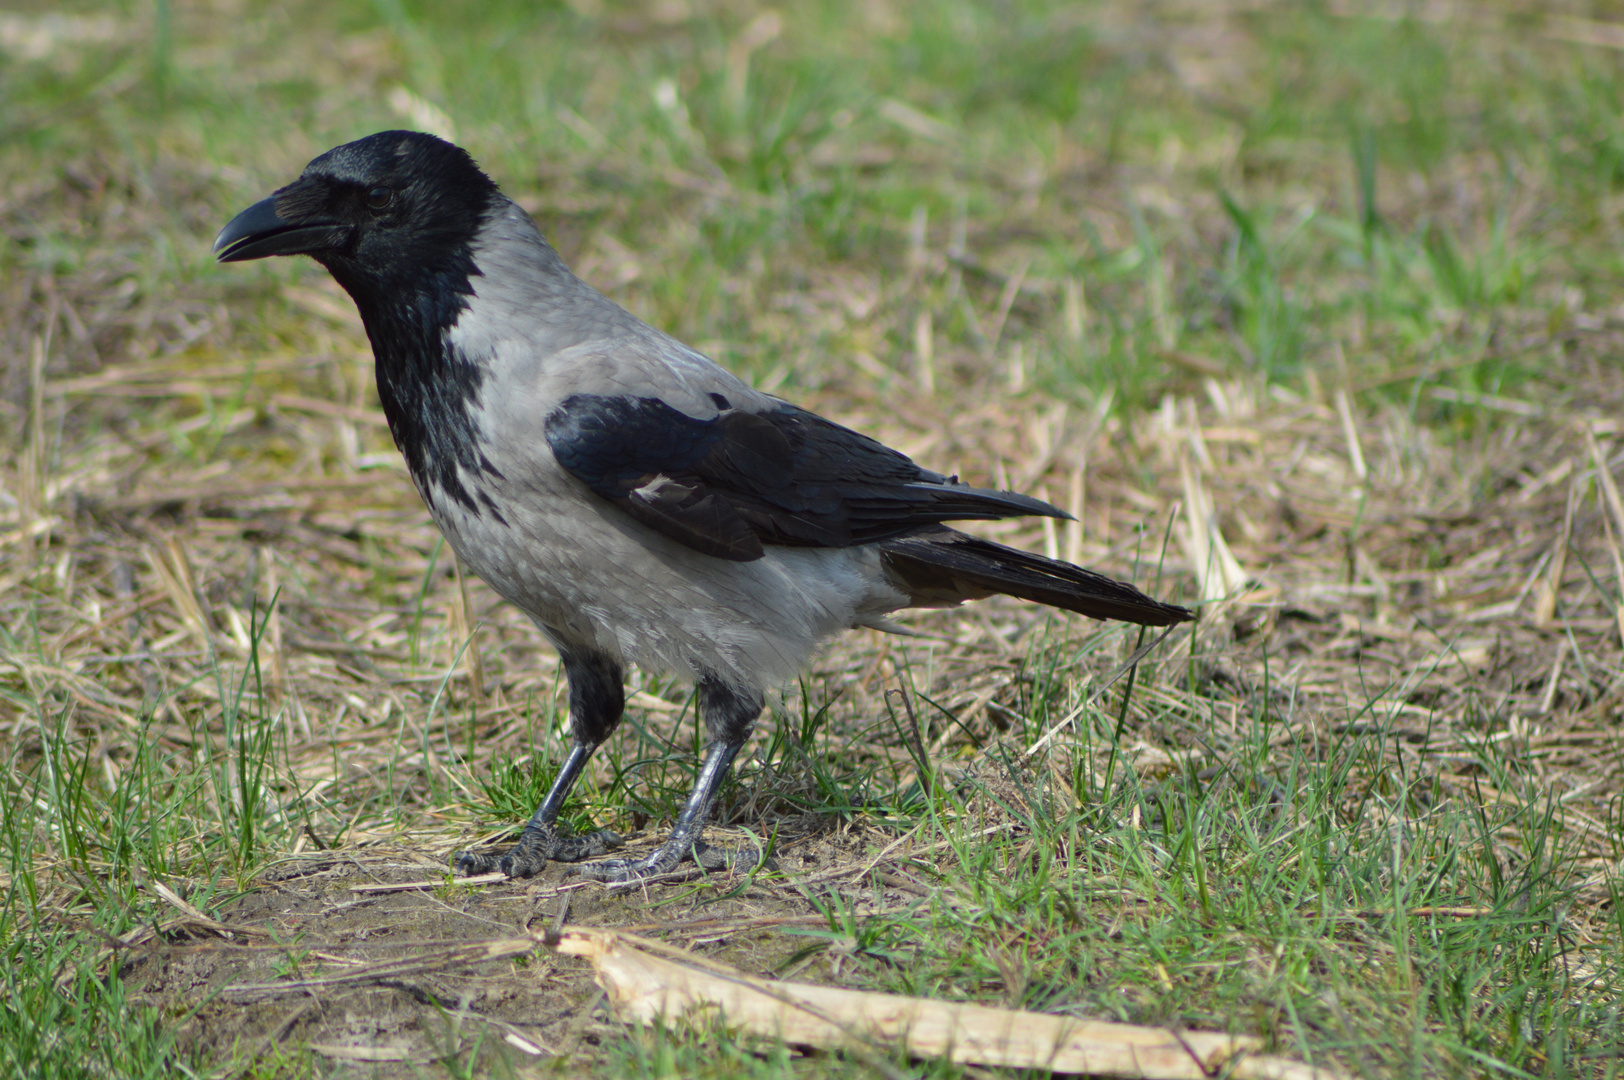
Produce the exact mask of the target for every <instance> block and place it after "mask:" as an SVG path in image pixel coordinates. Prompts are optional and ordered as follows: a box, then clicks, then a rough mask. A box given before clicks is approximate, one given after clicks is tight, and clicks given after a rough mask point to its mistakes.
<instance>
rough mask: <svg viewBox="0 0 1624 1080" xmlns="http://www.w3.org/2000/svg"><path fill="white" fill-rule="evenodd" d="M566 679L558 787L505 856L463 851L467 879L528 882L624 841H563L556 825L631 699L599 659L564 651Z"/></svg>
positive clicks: (595, 837) (605, 836)
mask: <svg viewBox="0 0 1624 1080" xmlns="http://www.w3.org/2000/svg"><path fill="white" fill-rule="evenodd" d="M560 655H562V656H563V659H564V674H565V675H566V676H568V678H569V684H570V735H571V740H572V741H571V746H570V752H569V756H568V757H566V758H565V759H564V764H563V765H562V766H560V767H559V770H558V775H557V776H556V777H554V778H553V786H552V788H551V789H549V790H548V792H547V797H546V798H545V799H543V800H542V801H541V805H540V806H539V807H537V808H536V812H535V813H534V814H532V815H530V820H529V821H527V822H525V826H524V832H523V833H521V834H520V836H519V842H518V843H516V844H514V845H513V846H512V847H511V848H509V849H508V850H507V851H504V852H482V851H481V852H476V851H459V852H457V853H456V854H455V855H454V856H453V859H454V860H455V865H456V868H457V872H458V873H459V874H464V875H473V874H488V873H491V872H492V871H496V870H500V871H501V872H502V873H504V874H506V875H507V876H508V877H516V878H527V877H533V876H535V875H536V874H539V873H540V872H541V870H542V868H543V867H545V866H546V865H547V860H549V859H553V860H557V861H559V862H579V861H581V860H582V859H590V858H592V857H593V856H595V855H602V854H605V853H606V852H609V851H613V850H614V849H615V848H617V847H619V846H620V845H621V839H620V837H619V836H616V835H615V834H614V833H612V832H610V831H609V830H608V829H601V830H599V831H597V832H593V833H588V834H586V835H585V836H560V835H558V828H557V825H556V824H555V823H556V822H557V820H558V815H559V812H560V811H562V810H563V809H564V800H565V799H567V798H568V797H569V793H570V789H571V788H573V787H574V786H575V781H576V780H577V779H578V778H579V777H580V775H581V770H582V769H584V768H585V767H586V763H587V760H588V759H589V758H591V757H592V752H593V751H594V750H596V749H597V748H598V747H599V746H600V745H601V744H602V743H603V741H604V740H605V739H607V738H608V737H609V735H610V733H611V732H613V731H614V730H615V727H616V725H618V724H619V723H620V716H621V713H622V712H624V711H625V707H626V695H625V690H624V689H623V687H622V685H621V670H620V665H619V664H616V663H615V662H614V661H613V660H610V659H609V658H608V657H606V656H603V655H601V654H597V653H590V654H585V655H581V654H578V653H576V652H574V651H569V652H566V651H564V650H562V649H561V650H560Z"/></svg>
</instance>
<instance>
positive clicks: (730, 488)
mask: <svg viewBox="0 0 1624 1080" xmlns="http://www.w3.org/2000/svg"><path fill="white" fill-rule="evenodd" d="M723 400H725V399H723ZM718 404H720V403H718ZM547 443H548V445H549V446H550V447H552V451H553V454H554V456H555V457H557V459H558V462H559V464H560V465H562V466H563V467H564V468H565V469H566V470H567V471H568V472H569V473H570V474H571V475H573V476H575V477H576V478H577V479H578V480H580V481H581V482H582V483H584V484H586V486H587V487H588V488H590V489H591V490H592V491H593V492H594V493H596V494H597V495H599V496H601V497H603V498H605V499H608V500H609V501H611V502H613V503H614V504H615V505H617V506H619V507H620V508H621V509H623V510H625V511H626V512H627V513H628V514H630V515H631V516H632V517H633V518H636V519H637V520H638V521H641V522H642V523H643V524H645V525H648V526H649V527H650V528H653V529H655V530H657V531H659V532H661V533H663V534H664V535H666V536H668V537H670V538H671V539H673V540H676V541H678V542H679V543H682V544H685V545H687V546H688V547H691V548H693V549H694V550H695V551H701V552H704V553H705V554H707V555H715V556H717V557H719V558H723V559H732V560H735V561H739V562H748V561H750V560H752V559H759V558H760V557H761V556H762V554H763V545H765V544H780V545H786V546H795V547H829V548H840V547H851V546H853V545H857V544H869V543H875V542H877V541H880V540H885V539H888V538H890V537H894V536H900V535H902V534H904V533H907V532H909V531H910V530H913V529H916V528H919V527H921V526H924V525H932V524H936V523H938V522H941V521H958V520H966V519H971V518H981V519H989V518H1002V517H1011V516H1014V515H1020V514H1044V515H1048V516H1054V517H1064V516H1065V515H1064V514H1062V513H1061V512H1060V511H1059V510H1056V509H1055V508H1054V507H1052V506H1050V505H1049V504H1047V503H1044V502H1040V501H1038V500H1037V499H1029V498H1027V497H1025V496H1022V495H1016V494H1013V493H1011V492H1000V491H987V490H984V489H981V488H972V487H969V486H967V485H964V484H960V483H957V482H956V481H955V480H952V479H949V478H947V477H944V476H941V475H939V474H937V473H933V472H929V471H927V470H925V469H921V468H920V467H919V466H918V465H915V464H914V463H913V462H912V461H910V460H909V459H908V458H907V457H905V456H904V455H902V454H899V453H897V452H896V451H895V450H891V449H889V448H887V447H885V446H884V445H882V444H880V443H878V442H876V441H875V440H873V439H870V438H868V437H867V436H865V435H860V434H858V433H857V432H855V431H852V430H850V429H849V428H844V427H841V426H840V425H839V424H835V423H831V422H830V421H828V420H825V419H823V418H822V417H820V416H817V415H816V414H814V413H810V412H807V411H806V410H804V409H798V408H796V407H794V406H793V405H782V406H780V407H778V408H776V409H774V410H772V411H771V412H765V413H751V412H743V411H741V410H737V409H728V408H724V409H723V410H722V411H721V412H719V413H718V414H717V415H716V416H714V417H711V418H709V419H699V418H696V417H692V416H689V415H687V414H686V413H684V412H682V411H680V410H678V409H674V408H672V407H671V406H670V405H668V404H666V403H665V402H663V401H661V400H660V399H658V398H649V397H610V396H604V395H597V394H574V395H572V396H570V397H569V398H566V399H565V400H564V402H563V404H561V405H560V406H559V407H558V408H557V409H556V410H554V411H553V413H552V414H551V415H550V416H548V418H547Z"/></svg>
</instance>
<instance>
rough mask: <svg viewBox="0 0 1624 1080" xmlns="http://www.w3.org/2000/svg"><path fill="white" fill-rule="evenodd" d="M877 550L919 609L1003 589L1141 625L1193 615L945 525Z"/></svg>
mask: <svg viewBox="0 0 1624 1080" xmlns="http://www.w3.org/2000/svg"><path fill="white" fill-rule="evenodd" d="M880 550H881V551H882V552H884V555H885V565H886V568H887V569H888V570H890V571H891V573H892V574H893V575H894V576H895V577H896V579H897V580H898V582H899V583H900V584H901V585H902V586H903V587H904V588H905V589H907V590H908V591H909V592H910V593H911V594H912V595H913V596H914V597H915V600H916V602H917V603H919V604H921V605H924V606H930V605H942V604H955V603H958V602H959V601H961V600H973V599H976V598H978V597H982V596H988V595H991V594H993V593H1001V594H1004V595H1006V596H1015V597H1019V598H1020V599H1022V600H1032V601H1035V602H1037V603H1039V604H1048V605H1049V606H1050V607H1057V608H1062V609H1064V610H1066V611H1075V612H1077V613H1079V614H1082V615H1087V616H1089V617H1090V618H1095V619H1118V620H1120V621H1122V622H1130V623H1137V624H1139V625H1140V626H1171V625H1172V624H1174V623H1181V622H1188V621H1190V620H1191V619H1193V618H1195V615H1194V613H1192V612H1191V611H1190V610H1189V609H1188V608H1182V607H1179V606H1178V605H1176V604H1164V603H1162V602H1161V601H1159V600H1153V599H1151V598H1150V597H1148V596H1146V595H1145V594H1144V593H1142V592H1140V591H1139V590H1138V589H1136V588H1134V587H1133V586H1132V585H1129V584H1127V583H1126V582H1122V581H1117V580H1116V579H1114V578H1108V577H1106V576H1105V575H1103V574H1096V573H1095V572H1094V571H1092V570H1085V569H1084V568H1083V567H1081V566H1073V565H1072V564H1071V563H1067V562H1057V561H1056V560H1054V559H1046V558H1044V557H1043V556H1042V555H1033V554H1031V553H1030V552H1026V551H1021V550H1019V549H1017V548H1012V547H1005V546H1004V545H1003V544H996V543H993V542H992V541H991V540H982V539H979V538H977V537H974V536H969V535H967V534H965V533H961V532H959V531H957V530H956V529H949V528H947V527H945V526H938V527H934V528H929V529H921V530H919V531H918V532H914V533H910V534H909V535H907V536H899V537H896V538H895V539H892V540H886V541H884V542H882V543H881V544H880Z"/></svg>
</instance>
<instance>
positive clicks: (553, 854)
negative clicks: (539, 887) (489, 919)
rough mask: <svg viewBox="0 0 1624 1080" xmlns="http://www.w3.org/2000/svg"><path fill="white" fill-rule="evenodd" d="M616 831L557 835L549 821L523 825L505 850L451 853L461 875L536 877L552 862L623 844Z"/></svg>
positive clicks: (595, 853) (599, 852)
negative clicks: (493, 874) (545, 823)
mask: <svg viewBox="0 0 1624 1080" xmlns="http://www.w3.org/2000/svg"><path fill="white" fill-rule="evenodd" d="M624 843H625V841H624V840H622V839H621V838H620V836H619V834H617V833H614V832H611V831H610V830H608V829H599V830H598V831H597V832H590V833H587V834H586V835H584V836H560V835H559V834H558V830H557V829H556V828H554V827H553V826H551V825H543V826H532V825H526V826H525V829H524V833H523V835H521V836H520V837H519V842H518V843H516V844H514V845H513V846H512V847H511V848H509V849H508V850H506V851H458V852H455V853H454V854H453V855H452V856H451V860H452V866H453V867H454V868H455V870H456V873H458V874H460V875H461V876H463V877H473V876H474V875H475V874H490V873H495V872H497V871H501V872H502V873H504V874H506V875H507V876H508V877H510V878H528V877H535V876H536V875H537V874H539V873H541V872H542V870H543V869H545V868H546V866H547V862H548V860H552V861H553V862H571V863H573V862H581V861H582V860H584V859H595V858H597V857H598V856H600V855H606V854H608V853H609V852H611V851H613V850H615V849H616V848H618V847H620V846H621V845H622V844H624Z"/></svg>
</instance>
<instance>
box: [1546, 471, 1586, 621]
mask: <svg viewBox="0 0 1624 1080" xmlns="http://www.w3.org/2000/svg"><path fill="white" fill-rule="evenodd" d="M1571 462H1572V459H1571V458H1568V459H1565V461H1564V463H1571ZM1582 490H1583V489H1582V488H1581V487H1580V484H1579V478H1578V476H1577V475H1575V476H1574V477H1572V479H1570V480H1569V482H1568V497H1567V502H1566V506H1565V509H1564V510H1563V512H1562V532H1561V533H1560V534H1559V535H1558V536H1557V538H1556V545H1555V546H1554V547H1553V548H1552V549H1551V557H1550V561H1549V563H1548V564H1547V573H1546V575H1545V579H1544V580H1543V581H1541V582H1540V589H1539V597H1538V598H1537V599H1536V600H1535V601H1534V625H1535V626H1538V627H1541V628H1544V627H1547V626H1549V625H1551V620H1552V619H1553V618H1555V617H1556V594H1557V590H1558V589H1560V588H1561V586H1562V575H1563V573H1565V572H1566V571H1567V567H1568V544H1569V542H1570V541H1571V540H1572V539H1573V511H1574V510H1575V508H1577V507H1578V505H1579V496H1580V492H1581V491H1582Z"/></svg>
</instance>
